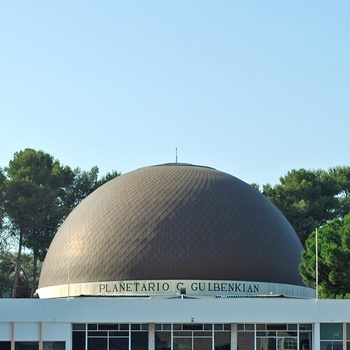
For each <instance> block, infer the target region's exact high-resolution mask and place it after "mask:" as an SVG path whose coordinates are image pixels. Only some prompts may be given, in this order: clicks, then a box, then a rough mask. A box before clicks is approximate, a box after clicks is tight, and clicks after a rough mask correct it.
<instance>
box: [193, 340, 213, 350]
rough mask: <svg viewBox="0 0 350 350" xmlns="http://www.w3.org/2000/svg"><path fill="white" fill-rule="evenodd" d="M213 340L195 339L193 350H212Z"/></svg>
mask: <svg viewBox="0 0 350 350" xmlns="http://www.w3.org/2000/svg"><path fill="white" fill-rule="evenodd" d="M211 346H212V344H211V338H194V339H193V350H211Z"/></svg>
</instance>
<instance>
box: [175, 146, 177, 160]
mask: <svg viewBox="0 0 350 350" xmlns="http://www.w3.org/2000/svg"><path fill="white" fill-rule="evenodd" d="M175 163H176V164H177V148H175Z"/></svg>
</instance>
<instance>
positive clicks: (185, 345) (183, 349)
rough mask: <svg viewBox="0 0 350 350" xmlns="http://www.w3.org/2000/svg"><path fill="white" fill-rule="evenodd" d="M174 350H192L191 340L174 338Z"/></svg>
mask: <svg viewBox="0 0 350 350" xmlns="http://www.w3.org/2000/svg"><path fill="white" fill-rule="evenodd" d="M173 342H174V343H173V344H174V350H192V338H174V340H173Z"/></svg>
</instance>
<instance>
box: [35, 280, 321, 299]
mask: <svg viewBox="0 0 350 350" xmlns="http://www.w3.org/2000/svg"><path fill="white" fill-rule="evenodd" d="M37 293H38V295H39V297H40V298H41V299H47V298H66V297H78V296H164V297H167V296H168V297H170V296H173V295H178V294H183V295H188V296H193V297H198V298H200V297H207V296H241V297H244V296H264V295H283V296H286V297H294V298H315V290H314V289H312V288H308V287H303V286H296V285H291V284H282V283H266V282H252V281H226V280H214V281H213V280H210V281H209V280H142V281H105V282H92V283H71V284H63V285H58V286H51V287H44V288H39V289H38V290H37Z"/></svg>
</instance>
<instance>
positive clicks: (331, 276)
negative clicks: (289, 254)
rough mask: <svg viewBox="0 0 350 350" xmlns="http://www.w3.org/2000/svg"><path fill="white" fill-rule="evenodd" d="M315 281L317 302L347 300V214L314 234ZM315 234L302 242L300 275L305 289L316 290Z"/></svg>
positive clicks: (349, 263) (349, 290) (349, 280)
mask: <svg viewBox="0 0 350 350" xmlns="http://www.w3.org/2000/svg"><path fill="white" fill-rule="evenodd" d="M317 241H318V272H317V273H318V279H319V284H318V286H319V295H320V297H321V298H350V214H347V215H345V216H344V218H336V219H333V220H332V221H330V222H329V223H327V224H326V225H324V226H323V227H321V228H320V229H319V230H318V240H317ZM315 242H316V232H315V231H314V232H312V234H311V235H310V236H309V238H308V239H307V240H306V247H305V250H304V251H303V253H302V261H301V264H300V273H301V275H302V277H303V280H304V282H305V284H306V285H308V286H312V287H315V286H316V271H315V270H316V243H315Z"/></svg>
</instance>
